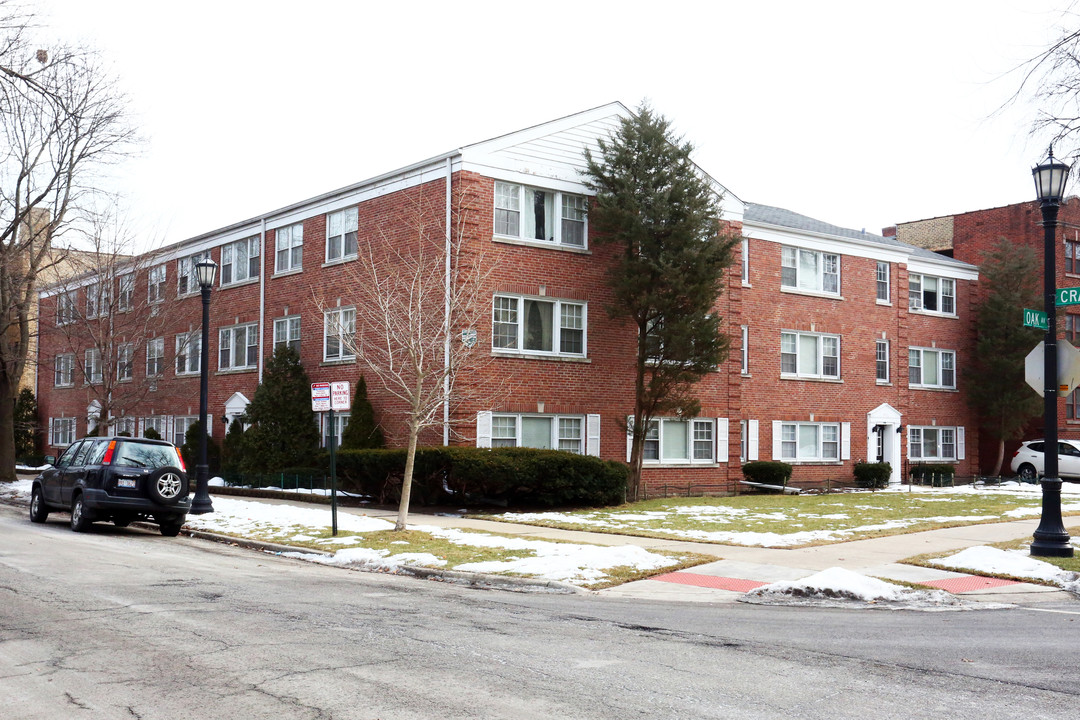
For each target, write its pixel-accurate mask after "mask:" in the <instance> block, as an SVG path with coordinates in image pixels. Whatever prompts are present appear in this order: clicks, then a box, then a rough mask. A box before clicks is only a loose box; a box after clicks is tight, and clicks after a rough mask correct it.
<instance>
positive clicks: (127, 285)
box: [116, 272, 135, 312]
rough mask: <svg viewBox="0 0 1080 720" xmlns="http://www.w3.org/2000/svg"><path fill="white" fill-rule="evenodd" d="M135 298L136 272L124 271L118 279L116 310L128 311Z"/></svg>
mask: <svg viewBox="0 0 1080 720" xmlns="http://www.w3.org/2000/svg"><path fill="white" fill-rule="evenodd" d="M134 299H135V273H130V272H129V273H124V274H123V275H121V276H120V277H118V278H117V279H116V310H117V312H127V311H128V310H130V309H131V305H132V302H133V301H134Z"/></svg>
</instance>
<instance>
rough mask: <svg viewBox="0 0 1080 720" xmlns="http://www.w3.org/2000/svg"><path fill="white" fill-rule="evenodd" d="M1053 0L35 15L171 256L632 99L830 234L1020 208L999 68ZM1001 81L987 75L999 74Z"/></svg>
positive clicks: (217, 5) (1022, 160)
mask: <svg viewBox="0 0 1080 720" xmlns="http://www.w3.org/2000/svg"><path fill="white" fill-rule="evenodd" d="M1067 5H1068V1H1067V0H1059V1H1058V2H1045V1H1044V0H1010V1H1004V0H1000V1H995V0H977V1H973V2H966V1H964V2H960V1H952V0H949V1H944V0H937V1H936V2H921V1H914V2H913V1H909V2H904V3H888V4H884V3H877V2H867V1H866V0H863V1H861V2H829V1H828V0H819V1H818V2H805V1H804V2H785V1H768V0H756V1H755V0H750V1H746V0H742V1H740V2H726V1H718V0H710V1H707V2H706V1H705V0H701V1H699V2H684V1H682V0H664V1H663V2H659V1H657V0H653V1H651V2H639V1H637V0H620V1H618V2H590V1H589V0H576V2H561V1H557V0H550V1H549V2H543V3H540V2H535V3H513V2H506V1H505V0H503V1H502V2H468V1H467V0H466V1H459V2H447V1H444V2H427V1H425V0H413V2H408V3H382V2H379V3H369V2H362V1H360V0H345V1H337V0H334V1H331V0H308V1H307V2H296V1H295V0H287V1H284V0H283V1H278V0H260V1H257V2H256V1H253V2H242V1H240V0H214V1H207V0H184V2H176V3H159V2H147V1H146V0H138V1H133V0H39V2H37V3H36V4H35V5H34V6H35V7H37V8H39V10H40V11H41V12H42V14H43V17H42V19H43V21H44V22H46V23H47V24H48V25H49V28H48V32H49V33H51V34H53V35H55V36H56V37H59V38H62V39H64V40H69V41H86V42H87V43H89V44H92V45H94V46H96V47H97V48H99V49H100V50H101V51H102V53H103V54H104V56H105V57H106V59H107V60H108V61H109V63H110V64H111V65H112V66H113V68H114V71H115V73H116V74H117V75H118V76H119V78H120V84H121V87H122V88H123V90H124V91H125V92H126V93H127V94H128V95H129V97H130V99H131V106H132V110H133V112H134V117H135V120H136V123H137V125H138V127H139V129H140V131H141V133H142V135H143V136H144V137H145V139H146V141H145V145H144V146H143V149H142V152H141V155H140V156H139V157H138V158H137V159H135V160H133V161H130V162H128V163H126V164H125V165H124V166H123V167H122V168H120V169H118V172H117V176H116V183H117V186H118V188H119V189H121V190H122V191H124V192H125V193H126V195H127V206H128V208H129V214H130V220H131V222H132V223H133V224H134V225H135V226H136V227H138V228H139V229H140V230H141V231H142V233H143V235H144V237H145V238H146V241H147V242H149V241H150V240H153V241H155V242H154V244H158V243H161V242H166V243H171V242H175V241H179V240H183V239H185V238H188V237H192V236H194V235H197V234H201V233H203V232H208V231H211V230H214V229H216V228H219V227H222V226H225V225H228V224H230V223H233V222H236V221H239V220H244V219H247V218H250V217H253V216H255V215H258V214H260V213H263V212H266V211H269V210H273V209H275V208H278V207H281V206H283V205H287V204H290V203H292V202H296V201H299V200H303V199H305V198H308V197H312V196H314V195H318V194H320V193H323V192H326V191H329V190H332V189H335V188H338V187H342V186H345V185H349V184H351V183H354V182H358V181H361V180H364V179H366V178H369V177H372V176H374V175H378V174H380V173H383V172H386V171H389V170H393V169H395V168H398V167H401V166H404V165H407V164H409V163H412V162H415V161H418V160H422V159H425V158H427V157H430V156H432V155H437V154H439V153H442V152H445V151H448V150H451V149H454V148H457V147H461V146H463V145H467V144H470V143H473V142H478V141H481V140H485V139H488V138H490V137H494V136H497V135H501V134H504V133H507V132H512V131H514V130H518V129H521V128H524V127H528V126H530V125H535V124H537V123H541V122H545V121H547V120H552V119H555V118H559V117H562V116H565V115H569V114H572V113H574V112H578V111H581V110H585V109H588V108H592V107H595V106H597V105H602V104H605V103H607V102H611V101H613V100H619V101H622V102H623V103H624V104H626V105H627V106H629V107H631V108H633V107H635V106H636V105H637V104H638V103H639V102H640V101H641V100H642V99H643V98H648V99H649V100H650V101H651V103H652V104H653V106H654V107H655V109H656V110H658V111H659V112H661V113H663V114H665V115H666V116H667V117H668V118H670V119H671V120H672V121H673V122H674V124H675V127H676V128H677V130H678V131H679V132H680V133H682V134H683V135H684V136H685V138H686V139H688V140H690V141H692V142H693V143H694V144H695V146H696V147H697V152H696V153H695V159H696V160H697V162H698V163H699V164H700V165H701V166H702V167H704V168H705V169H706V170H707V171H708V172H709V173H710V174H711V175H712V176H713V177H715V178H716V179H717V180H719V181H720V182H721V183H722V184H724V185H725V186H726V187H727V188H729V189H730V190H731V191H732V192H733V193H735V194H736V195H737V196H739V197H740V198H742V199H743V200H747V201H750V202H757V203H764V204H768V205H777V206H780V207H784V208H787V209H789V210H793V211H795V212H799V213H803V214H805V215H810V216H812V217H815V218H817V219H820V220H824V221H826V222H831V223H834V224H837V225H842V226H845V227H850V228H855V229H862V228H865V229H867V230H868V231H871V232H880V231H881V228H882V227H885V226H888V225H892V224H894V223H896V222H903V221H907V220H918V219H923V218H927V217H934V216H937V215H943V214H949V213H954V212H962V211H966V210H975V209H979V208H986V207H994V206H998V205H1006V204H1010V203H1014V202H1020V201H1025V200H1029V199H1032V198H1033V195H1034V190H1033V184H1032V181H1031V173H1030V170H1031V166H1032V165H1034V164H1035V163H1037V162H1038V161H1039V160H1041V159H1042V157H1043V156H1044V155H1045V152H1046V148H1045V145H1044V143H1043V141H1042V140H1033V139H1030V138H1029V137H1028V132H1027V131H1028V127H1029V125H1030V121H1031V118H1032V116H1033V110H1032V108H1030V107H1028V106H1024V105H1021V106H1018V107H1014V108H1012V109H1010V110H1009V111H1007V112H1005V113H1002V114H998V115H993V112H994V110H995V109H997V108H998V107H999V106H1000V105H1001V104H1002V103H1003V102H1005V101H1006V100H1007V99H1008V98H1009V96H1010V95H1011V94H1012V93H1013V92H1014V91H1015V89H1016V85H1017V78H1016V77H1015V75H1013V76H1005V74H1006V73H1007V72H1008V71H1009V70H1010V69H1012V68H1014V67H1015V66H1016V65H1017V64H1018V63H1020V62H1021V61H1023V60H1024V59H1027V58H1029V57H1031V56H1033V55H1034V54H1036V53H1037V52H1038V51H1039V50H1040V49H1041V48H1043V47H1044V46H1045V45H1046V44H1047V43H1048V42H1049V40H1050V39H1051V38H1053V37H1054V36H1056V34H1057V28H1059V27H1060V25H1061V21H1062V17H1061V10H1062V9H1063V8H1064V7H1066V6H1067ZM1003 76H1004V77H1003Z"/></svg>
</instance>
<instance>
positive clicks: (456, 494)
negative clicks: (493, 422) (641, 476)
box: [337, 447, 629, 507]
mask: <svg viewBox="0 0 1080 720" xmlns="http://www.w3.org/2000/svg"><path fill="white" fill-rule="evenodd" d="M405 456H406V451H405V450H343V451H341V452H340V453H338V455H337V470H338V476H339V478H340V479H341V487H342V489H344V490H348V491H350V492H358V493H362V494H366V495H372V496H374V497H375V498H376V499H377V501H379V502H382V503H392V502H397V501H398V500H399V499H400V496H401V481H402V477H403V476H404V474H405ZM628 473H629V469H628V468H627V466H626V465H624V464H622V463H617V462H613V461H606V460H601V459H599V458H595V457H589V456H585V455H575V454H573V453H567V452H560V451H558V450H534V449H531V448H493V449H490V450H489V449H483V448H465V447H436V448H417V450H416V458H415V461H414V467H413V489H412V497H413V499H414V500H415V501H416V502H417V503H419V504H434V503H439V502H452V503H454V504H455V505H473V506H475V505H484V504H498V505H514V506H525V507H556V506H598V505H611V504H615V503H619V502H622V500H623V498H624V495H625V492H626V480H627V476H628Z"/></svg>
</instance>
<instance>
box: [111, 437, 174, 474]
mask: <svg viewBox="0 0 1080 720" xmlns="http://www.w3.org/2000/svg"><path fill="white" fill-rule="evenodd" d="M177 464H178V461H177V459H176V451H175V450H173V448H172V446H171V445H150V444H147V443H134V442H122V443H120V446H119V447H118V448H117V449H116V456H115V457H114V458H113V465H129V466H134V467H150V468H159V467H166V466H169V465H177Z"/></svg>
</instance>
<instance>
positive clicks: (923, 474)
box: [909, 463, 956, 482]
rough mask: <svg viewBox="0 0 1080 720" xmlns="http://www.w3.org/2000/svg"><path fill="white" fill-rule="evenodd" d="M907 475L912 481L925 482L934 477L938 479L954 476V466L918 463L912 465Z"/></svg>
mask: <svg viewBox="0 0 1080 720" xmlns="http://www.w3.org/2000/svg"><path fill="white" fill-rule="evenodd" d="M909 474H910V476H911V479H912V480H916V481H918V482H927V481H929V480H932V479H933V477H934V476H935V475H936V476H937V477H939V478H940V477H941V476H943V475H948V476H949V477H952V476H953V475H955V474H956V466H955V465H952V464H950V463H920V464H918V465H912V466H911V468H910V470H909Z"/></svg>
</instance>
